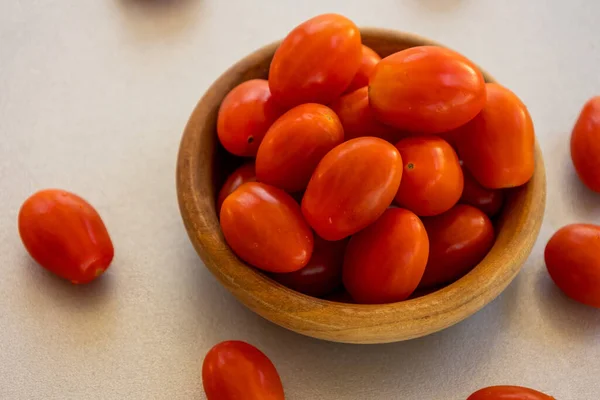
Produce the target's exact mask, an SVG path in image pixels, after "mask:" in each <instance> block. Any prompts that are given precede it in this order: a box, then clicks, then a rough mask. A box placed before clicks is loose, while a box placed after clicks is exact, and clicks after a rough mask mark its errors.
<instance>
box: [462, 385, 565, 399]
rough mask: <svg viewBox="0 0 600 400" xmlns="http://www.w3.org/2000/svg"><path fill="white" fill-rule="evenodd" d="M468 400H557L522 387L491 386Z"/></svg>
mask: <svg viewBox="0 0 600 400" xmlns="http://www.w3.org/2000/svg"><path fill="white" fill-rule="evenodd" d="M467 400H555V399H554V397H552V396H548V395H547V394H544V393H541V392H538V391H537V390H533V389H528V388H525V387H520V386H490V387H487V388H484V389H480V390H478V391H476V392H475V393H473V394H472V395H470V396H469V398H468V399H467Z"/></svg>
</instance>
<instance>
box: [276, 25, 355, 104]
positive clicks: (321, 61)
mask: <svg viewBox="0 0 600 400" xmlns="http://www.w3.org/2000/svg"><path fill="white" fill-rule="evenodd" d="M361 57H362V48H361V42H360V31H359V30H358V28H357V27H356V25H354V23H353V22H352V21H350V20H349V19H347V18H346V17H343V16H341V15H337V14H323V15H319V16H317V17H314V18H311V19H309V20H308V21H306V22H304V23H302V24H300V25H298V26H297V27H296V28H294V30H292V31H291V32H290V33H289V34H288V35H287V37H286V38H285V39H284V40H283V42H282V43H281V46H279V48H278V49H277V51H276V52H275V55H274V56H273V61H272V62H271V68H270V69H269V86H270V88H271V92H272V93H273V97H274V98H275V99H276V100H277V101H278V102H279V103H280V104H281V105H283V106H284V107H287V108H291V107H294V106H297V105H299V104H303V103H321V104H329V103H330V102H331V101H333V100H334V99H335V98H337V97H339V95H340V94H342V92H343V91H344V90H345V89H346V88H347V87H348V85H349V84H350V82H351V81H352V79H353V78H354V75H355V74H356V71H358V68H359V66H360V63H361Z"/></svg>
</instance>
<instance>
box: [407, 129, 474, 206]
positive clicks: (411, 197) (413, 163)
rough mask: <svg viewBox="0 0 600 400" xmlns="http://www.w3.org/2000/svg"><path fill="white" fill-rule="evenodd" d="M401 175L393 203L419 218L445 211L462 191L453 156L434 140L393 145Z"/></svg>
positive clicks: (415, 139)
mask: <svg viewBox="0 0 600 400" xmlns="http://www.w3.org/2000/svg"><path fill="white" fill-rule="evenodd" d="M396 148H397V149H398V151H399V152H400V155H401V156H402V161H403V163H404V171H403V173H402V182H401V183H400V188H399V189H398V193H397V194H396V202H397V203H398V204H399V205H400V206H401V207H404V208H407V209H409V210H411V211H412V212H414V213H415V214H417V215H420V216H432V215H437V214H441V213H443V212H445V211H448V210H449V209H450V208H452V206H454V205H455V204H456V203H457V202H458V200H459V199H460V196H461V194H462V191H463V184H464V178H463V173H462V168H461V166H460V161H459V159H458V156H457V155H456V152H455V151H454V149H453V148H452V146H450V145H449V144H448V143H447V142H446V141H445V140H443V139H441V138H439V137H436V136H418V137H409V138H406V139H402V140H401V141H399V142H398V143H397V144H396Z"/></svg>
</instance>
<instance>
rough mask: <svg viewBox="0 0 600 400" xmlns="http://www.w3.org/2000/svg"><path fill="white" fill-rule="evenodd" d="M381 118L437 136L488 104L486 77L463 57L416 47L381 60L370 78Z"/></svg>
mask: <svg viewBox="0 0 600 400" xmlns="http://www.w3.org/2000/svg"><path fill="white" fill-rule="evenodd" d="M369 99H370V101H371V107H373V111H374V112H375V115H376V116H377V118H378V119H379V120H380V121H382V122H384V123H386V124H389V125H391V126H394V127H396V128H398V129H400V130H403V131H410V132H415V133H427V134H436V133H442V132H446V131H449V130H451V129H455V128H458V127H459V126H461V125H463V124H465V123H466V122H468V121H470V120H471V119H473V117H475V116H476V115H477V113H479V112H480V111H481V109H482V108H483V106H484V105H485V81H484V79H483V75H482V74H481V72H480V71H479V69H478V68H477V67H476V66H475V64H473V63H472V62H471V61H469V60H468V59H466V58H465V57H463V56H462V55H460V54H458V53H456V52H454V51H452V50H448V49H444V48H441V47H435V46H419V47H412V48H410V49H406V50H403V51H400V52H398V53H395V54H392V55H391V56H389V57H386V58H384V59H383V60H381V61H380V62H379V64H377V66H376V67H375V70H374V71H373V73H372V74H371V77H370V79H369Z"/></svg>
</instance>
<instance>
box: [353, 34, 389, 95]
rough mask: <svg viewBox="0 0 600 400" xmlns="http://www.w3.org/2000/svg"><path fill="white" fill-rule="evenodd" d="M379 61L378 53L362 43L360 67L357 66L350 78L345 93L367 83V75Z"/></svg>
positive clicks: (369, 74)
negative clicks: (352, 77)
mask: <svg viewBox="0 0 600 400" xmlns="http://www.w3.org/2000/svg"><path fill="white" fill-rule="evenodd" d="M379 61H381V57H379V54H377V53H376V52H375V51H374V50H373V49H371V48H370V47H367V46H365V45H364V44H363V45H362V59H361V62H360V67H359V68H358V71H357V72H356V75H354V79H352V82H351V83H350V86H348V88H347V89H346V91H345V93H351V92H354V91H355V90H357V89H360V88H362V87H365V86H367V85H368V84H369V77H370V76H371V73H372V72H373V70H374V69H375V66H376V65H377V63H378V62H379Z"/></svg>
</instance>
